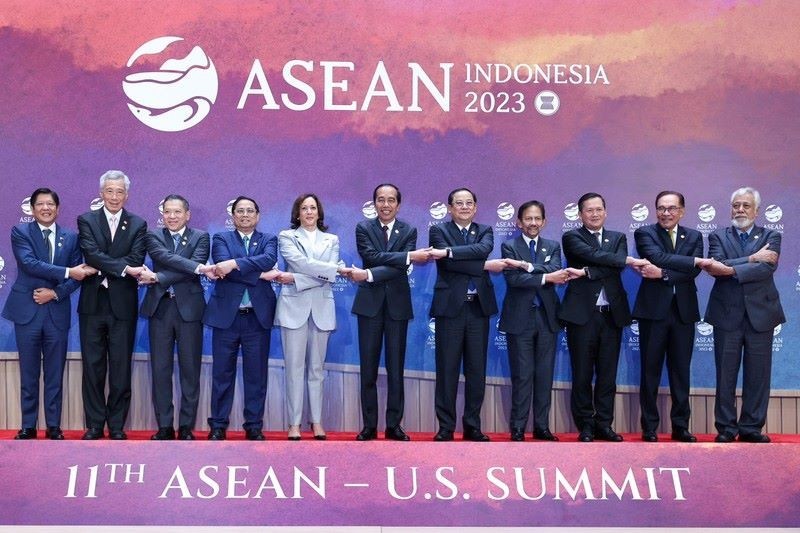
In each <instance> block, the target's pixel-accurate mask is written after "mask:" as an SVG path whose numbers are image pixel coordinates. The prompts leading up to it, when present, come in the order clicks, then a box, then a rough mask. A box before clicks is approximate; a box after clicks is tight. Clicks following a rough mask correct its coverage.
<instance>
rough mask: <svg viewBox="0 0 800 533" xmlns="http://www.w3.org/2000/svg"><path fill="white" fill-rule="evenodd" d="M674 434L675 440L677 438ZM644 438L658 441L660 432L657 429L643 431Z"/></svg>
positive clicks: (647, 440) (644, 439)
mask: <svg viewBox="0 0 800 533" xmlns="http://www.w3.org/2000/svg"><path fill="white" fill-rule="evenodd" d="M674 435H675V434H674V433H673V437H672V439H673V440H675V437H674ZM642 440H643V441H644V442H658V434H657V433H656V432H655V431H642Z"/></svg>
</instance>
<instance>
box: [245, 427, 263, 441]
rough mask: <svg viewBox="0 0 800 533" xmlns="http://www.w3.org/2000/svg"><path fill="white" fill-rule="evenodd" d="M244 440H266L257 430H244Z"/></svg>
mask: <svg viewBox="0 0 800 533" xmlns="http://www.w3.org/2000/svg"><path fill="white" fill-rule="evenodd" d="M244 438H246V439H247V440H267V438H266V437H264V433H263V432H262V431H261V430H260V429H257V428H251V429H245V430H244Z"/></svg>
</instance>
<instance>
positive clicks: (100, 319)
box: [79, 289, 136, 431]
mask: <svg viewBox="0 0 800 533" xmlns="http://www.w3.org/2000/svg"><path fill="white" fill-rule="evenodd" d="M79 321H80V333H81V360H82V361H83V411H84V413H85V416H86V427H89V428H98V429H102V428H103V426H104V424H105V423H106V422H107V423H108V429H109V430H111V431H118V430H122V429H123V427H124V426H125V421H126V420H127V418H128V409H129V408H130V405H131V356H132V354H133V339H134V336H135V334H136V320H119V319H117V318H115V317H114V314H113V313H112V312H111V304H110V302H109V295H108V291H107V290H105V289H100V290H99V292H98V297H97V312H96V313H94V314H82V315H80V319H79ZM106 374H107V375H108V398H106V395H105V388H106Z"/></svg>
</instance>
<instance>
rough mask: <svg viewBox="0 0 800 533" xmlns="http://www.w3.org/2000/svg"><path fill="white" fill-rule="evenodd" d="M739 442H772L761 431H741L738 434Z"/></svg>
mask: <svg viewBox="0 0 800 533" xmlns="http://www.w3.org/2000/svg"><path fill="white" fill-rule="evenodd" d="M739 441H740V442H754V443H757V444H767V443H769V442H772V441H771V440H770V438H769V437H768V436H767V435H764V434H763V433H742V434H740V435H739Z"/></svg>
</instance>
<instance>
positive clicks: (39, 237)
mask: <svg viewBox="0 0 800 533" xmlns="http://www.w3.org/2000/svg"><path fill="white" fill-rule="evenodd" d="M28 234H29V235H30V237H31V242H32V243H33V250H34V252H35V253H36V257H37V258H39V259H42V260H44V261H48V262H49V261H50V258H49V257H47V246H45V244H44V234H43V233H42V231H41V230H40V229H39V224H38V223H36V222H31V223H30V224H28Z"/></svg>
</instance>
